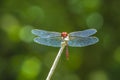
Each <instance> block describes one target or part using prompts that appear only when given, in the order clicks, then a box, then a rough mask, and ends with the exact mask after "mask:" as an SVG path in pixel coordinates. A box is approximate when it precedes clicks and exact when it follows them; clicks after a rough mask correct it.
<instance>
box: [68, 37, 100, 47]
mask: <svg viewBox="0 0 120 80" xmlns="http://www.w3.org/2000/svg"><path fill="white" fill-rule="evenodd" d="M98 41H99V39H98V38H97V37H72V39H71V40H70V41H69V42H68V45H69V46H72V47H84V46H89V45H92V44H95V43H97V42H98Z"/></svg>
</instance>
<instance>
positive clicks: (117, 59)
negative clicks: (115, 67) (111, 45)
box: [114, 47, 120, 63]
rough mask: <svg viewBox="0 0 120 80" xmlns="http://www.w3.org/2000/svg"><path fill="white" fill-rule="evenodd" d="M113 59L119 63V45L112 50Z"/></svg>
mask: <svg viewBox="0 0 120 80" xmlns="http://www.w3.org/2000/svg"><path fill="white" fill-rule="evenodd" d="M114 59H115V61H117V62H119V63H120V47H118V48H117V49H116V50H115V52H114Z"/></svg>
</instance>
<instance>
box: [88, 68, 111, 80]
mask: <svg viewBox="0 0 120 80" xmlns="http://www.w3.org/2000/svg"><path fill="white" fill-rule="evenodd" d="M88 80H109V79H108V76H107V74H106V73H105V72H104V71H102V70H100V71H94V72H92V73H90V75H89V79H88Z"/></svg>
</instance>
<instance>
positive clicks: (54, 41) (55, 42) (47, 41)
mask: <svg viewBox="0 0 120 80" xmlns="http://www.w3.org/2000/svg"><path fill="white" fill-rule="evenodd" d="M34 41H35V42H36V43H39V44H42V45H46V46H52V47H61V42H62V40H61V38H58V37H57V38H55V37H53V38H40V37H37V38H34Z"/></svg>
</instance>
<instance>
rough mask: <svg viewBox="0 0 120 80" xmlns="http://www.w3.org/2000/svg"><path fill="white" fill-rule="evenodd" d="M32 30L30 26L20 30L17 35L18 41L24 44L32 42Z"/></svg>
mask: <svg viewBox="0 0 120 80" xmlns="http://www.w3.org/2000/svg"><path fill="white" fill-rule="evenodd" d="M32 29H33V28H32V26H28V25H27V26H25V27H23V28H21V30H20V33H19V36H20V39H21V40H22V41H24V42H32V41H33V37H34V36H33V35H32V33H31V30H32Z"/></svg>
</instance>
